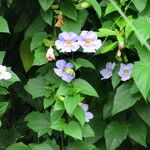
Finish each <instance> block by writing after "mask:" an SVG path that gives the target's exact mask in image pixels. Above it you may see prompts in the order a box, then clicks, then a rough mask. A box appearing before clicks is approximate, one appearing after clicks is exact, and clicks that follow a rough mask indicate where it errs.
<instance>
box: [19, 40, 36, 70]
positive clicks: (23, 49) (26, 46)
mask: <svg viewBox="0 0 150 150" xmlns="http://www.w3.org/2000/svg"><path fill="white" fill-rule="evenodd" d="M19 50H20V56H21V60H22V63H23V66H24V69H25V71H26V72H27V71H28V70H29V69H30V68H31V67H32V64H33V59H34V53H33V52H31V51H30V41H29V40H26V41H22V42H21V45H20V49H19Z"/></svg>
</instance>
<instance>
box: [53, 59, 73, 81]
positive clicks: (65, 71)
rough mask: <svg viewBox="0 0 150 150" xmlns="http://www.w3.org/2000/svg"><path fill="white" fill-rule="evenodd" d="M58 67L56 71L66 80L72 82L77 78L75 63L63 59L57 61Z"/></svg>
mask: <svg viewBox="0 0 150 150" xmlns="http://www.w3.org/2000/svg"><path fill="white" fill-rule="evenodd" d="M56 66H57V68H54V72H55V73H56V74H57V75H58V76H60V77H61V78H62V80H64V81H66V82H71V81H72V80H73V79H74V78H75V72H74V70H73V69H72V68H73V64H71V63H67V62H66V61H65V60H63V59H61V60H58V61H57V62H56Z"/></svg>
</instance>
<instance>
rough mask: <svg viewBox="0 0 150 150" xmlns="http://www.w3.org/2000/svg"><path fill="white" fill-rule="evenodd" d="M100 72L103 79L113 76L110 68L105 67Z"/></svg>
mask: <svg viewBox="0 0 150 150" xmlns="http://www.w3.org/2000/svg"><path fill="white" fill-rule="evenodd" d="M100 74H101V75H102V76H103V78H102V79H101V80H103V79H109V78H110V77H111V76H112V71H111V70H108V69H103V70H101V71H100Z"/></svg>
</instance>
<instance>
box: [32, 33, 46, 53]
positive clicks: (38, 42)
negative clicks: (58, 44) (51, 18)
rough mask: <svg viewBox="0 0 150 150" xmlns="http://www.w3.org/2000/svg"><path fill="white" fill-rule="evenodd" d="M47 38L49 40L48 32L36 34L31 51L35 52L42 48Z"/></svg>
mask: <svg viewBox="0 0 150 150" xmlns="http://www.w3.org/2000/svg"><path fill="white" fill-rule="evenodd" d="M46 38H47V33H46V32H38V33H36V34H34V35H33V37H32V41H31V45H30V48H31V51H33V50H35V49H36V48H38V47H39V46H41V45H42V43H43V41H44V39H46Z"/></svg>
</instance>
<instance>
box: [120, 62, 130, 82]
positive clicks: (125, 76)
mask: <svg viewBox="0 0 150 150" xmlns="http://www.w3.org/2000/svg"><path fill="white" fill-rule="evenodd" d="M132 68H133V64H131V63H129V64H127V65H126V64H123V63H121V64H120V70H119V72H118V75H119V76H120V77H121V80H122V81H126V80H129V79H130V78H131V73H132Z"/></svg>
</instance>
